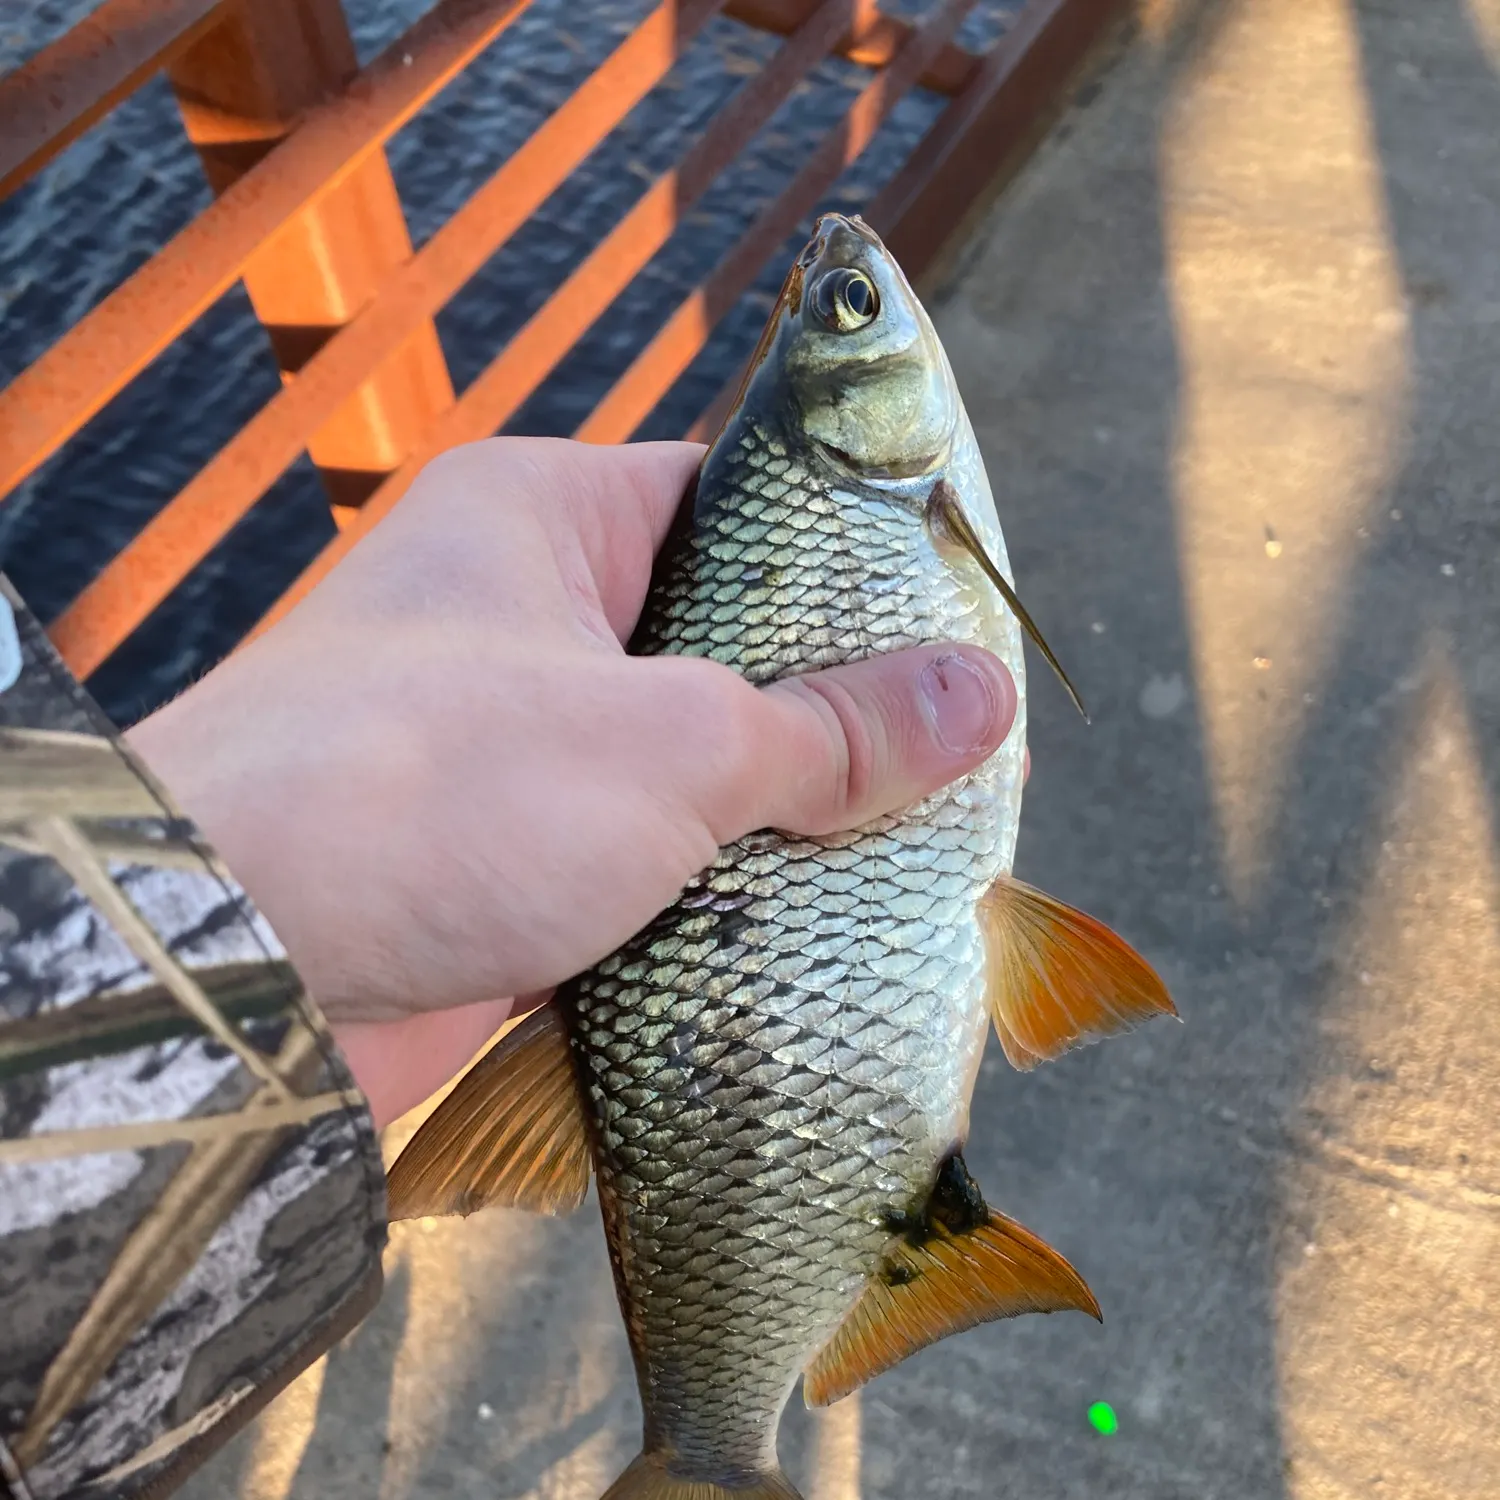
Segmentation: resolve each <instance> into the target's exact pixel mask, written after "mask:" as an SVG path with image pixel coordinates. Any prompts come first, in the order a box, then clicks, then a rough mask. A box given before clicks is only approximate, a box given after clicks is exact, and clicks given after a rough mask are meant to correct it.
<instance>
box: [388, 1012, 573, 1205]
mask: <svg viewBox="0 0 1500 1500" xmlns="http://www.w3.org/2000/svg"><path fill="white" fill-rule="evenodd" d="M589 1164H590V1148H589V1134H588V1125H587V1122H586V1120H585V1117H584V1109H583V1098H582V1095H581V1094H580V1092H579V1089H578V1077H577V1074H576V1073H575V1072H574V1069H573V1058H572V1051H571V1048H570V1047H569V1044H568V1033H567V1028H566V1026H565V1025H564V1024H563V1019H562V1017H561V1016H560V1015H559V1014H558V1011H557V1007H556V1006H555V1005H543V1006H542V1007H541V1008H540V1009H538V1010H534V1011H532V1013H531V1014H530V1015H529V1016H527V1017H526V1019H525V1020H524V1021H522V1022H521V1023H520V1025H518V1026H516V1027H514V1028H513V1029H512V1030H510V1031H507V1032H506V1033H505V1035H504V1036H502V1037H501V1038H500V1040H499V1041H498V1042H496V1043H495V1045H494V1046H493V1047H491V1048H490V1050H489V1051H488V1052H487V1053H485V1055H484V1056H483V1057H482V1058H481V1059H480V1060H479V1061H478V1062H477V1063H475V1065H474V1066H473V1067H472V1068H470V1069H469V1071H468V1072H467V1073H465V1074H464V1076H463V1077H462V1078H461V1079H460V1080H459V1081H458V1084H457V1086H456V1087H455V1088H454V1090H453V1092H452V1093H451V1094H449V1095H448V1097H447V1098H446V1099H444V1100H443V1102H442V1103H441V1104H440V1105H438V1107H437V1108H436V1109H435V1110H434V1111H433V1112H432V1114H431V1116H429V1118H428V1119H427V1120H426V1121H425V1122H424V1123H423V1124H422V1127H421V1128H420V1129H419V1130H418V1131H417V1133H416V1134H415V1135H414V1136H413V1137H412V1138H411V1140H410V1141H409V1142H408V1144H407V1147H406V1149H405V1150H404V1151H403V1152H402V1153H401V1155H400V1156H399V1157H398V1158H397V1159H396V1164H395V1166H394V1167H392V1168H391V1172H390V1180H389V1184H388V1189H387V1192H388V1197H389V1200H390V1217H391V1219H392V1220H393V1221H394V1220H396V1219H420V1218H426V1217H428V1216H429V1215H437V1214H471V1213H473V1212H474V1211H475V1210H476V1209H480V1208H501V1207H504V1208H525V1209H530V1210H531V1211H532V1212H534V1213H542V1214H566V1213H571V1212H572V1211H573V1210H574V1209H575V1208H577V1207H578V1205H579V1204H580V1203H582V1202H583V1200H584V1196H585V1194H587V1192H588V1187H589Z"/></svg>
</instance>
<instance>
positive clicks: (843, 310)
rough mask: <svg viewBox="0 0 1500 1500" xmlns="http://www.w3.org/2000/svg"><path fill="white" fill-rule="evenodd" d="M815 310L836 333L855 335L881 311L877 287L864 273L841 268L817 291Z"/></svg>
mask: <svg viewBox="0 0 1500 1500" xmlns="http://www.w3.org/2000/svg"><path fill="white" fill-rule="evenodd" d="M812 306H813V311H814V312H815V313H817V315H818V317H819V318H821V319H822V320H823V323H824V325H825V326H826V327H828V328H831V329H832V330H833V331H834V332H835V333H853V332H854V331H855V329H857V328H863V327H864V326H865V325H866V324H867V323H869V322H871V321H872V320H873V319H874V317H875V314H876V313H878V312H879V311H880V298H879V297H878V296H877V295H876V293H875V284H874V283H873V282H872V281H871V280H870V278H869V277H868V276H866V275H865V273H864V272H863V271H855V270H852V269H851V268H849V267H847V266H841V267H840V268H839V269H838V270H836V271H830V272H829V273H828V274H827V275H826V276H824V277H822V278H821V279H820V280H819V282H818V284H817V286H815V287H814V288H813V295H812Z"/></svg>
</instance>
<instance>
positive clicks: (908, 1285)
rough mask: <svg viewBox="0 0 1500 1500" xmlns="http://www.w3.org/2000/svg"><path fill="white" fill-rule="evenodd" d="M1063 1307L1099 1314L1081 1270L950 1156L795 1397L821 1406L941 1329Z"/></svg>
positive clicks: (954, 1329)
mask: <svg viewBox="0 0 1500 1500" xmlns="http://www.w3.org/2000/svg"><path fill="white" fill-rule="evenodd" d="M1070 1309H1071V1310H1076V1311H1078V1312H1086V1313H1088V1314H1089V1316H1090V1317H1093V1318H1099V1319H1100V1321H1101V1322H1102V1321H1103V1319H1102V1315H1101V1314H1100V1311H1099V1304H1098V1302H1097V1301H1096V1300H1095V1298H1094V1294H1093V1293H1092V1292H1091V1291H1090V1290H1089V1289H1088V1284H1087V1283H1086V1282H1085V1281H1084V1279H1083V1277H1082V1276H1080V1275H1079V1274H1078V1272H1077V1271H1075V1270H1074V1269H1073V1267H1072V1266H1070V1265H1069V1264H1068V1262H1067V1261H1066V1260H1064V1259H1063V1257H1062V1256H1061V1255H1059V1254H1058V1253H1057V1251H1056V1250H1054V1249H1053V1248H1052V1247H1051V1246H1050V1245H1048V1244H1047V1243H1046V1242H1045V1241H1044V1240H1041V1239H1038V1238H1037V1236H1036V1235H1034V1234H1033V1233H1032V1232H1031V1231H1030V1230H1029V1229H1025V1228H1023V1227H1022V1226H1021V1225H1020V1224H1017V1223H1016V1221H1015V1220H1014V1219H1008V1218H1006V1217H1005V1215H1004V1214H1001V1213H996V1212H995V1211H994V1210H993V1209H991V1208H988V1207H987V1206H986V1205H985V1203H984V1201H983V1199H981V1198H980V1197H979V1194H978V1190H977V1189H976V1188H974V1186H973V1183H972V1181H971V1180H970V1179H969V1176H968V1173H967V1171H966V1170H965V1169H964V1166H963V1161H962V1159H961V1158H959V1157H953V1158H951V1159H950V1160H949V1161H948V1162H947V1163H945V1164H944V1168H943V1172H942V1173H941V1174H940V1175H939V1178H938V1185H937V1187H936V1188H935V1189H934V1191H933V1199H932V1202H931V1204H930V1205H929V1210H928V1213H927V1215H926V1216H925V1218H924V1220H923V1222H922V1224H921V1225H920V1227H918V1228H916V1229H914V1230H911V1231H908V1232H907V1233H906V1234H905V1235H904V1237H903V1238H902V1239H899V1240H897V1241H896V1242H895V1243H894V1244H893V1245H892V1246H891V1248H890V1249H889V1250H888V1251H887V1252H886V1255H885V1259H884V1261H883V1262H882V1264H881V1267H880V1270H879V1271H878V1272H877V1273H876V1274H875V1275H874V1276H872V1277H871V1278H870V1281H869V1283H868V1284H867V1285H866V1287H865V1289H864V1291H863V1292H862V1293H861V1294H860V1298H859V1301H858V1302H856V1303H855V1304H854V1306H853V1308H851V1309H850V1311H849V1314H848V1316H847V1317H846V1318H845V1319H844V1321H843V1322H842V1323H841V1324H840V1325H839V1327H838V1330H837V1332H835V1334H834V1335H833V1337H832V1338H831V1339H830V1340H829V1341H828V1343H827V1344H825V1345H824V1347H823V1348H822V1349H821V1350H820V1351H819V1352H818V1353H817V1355H815V1356H814V1358H813V1361H812V1363H811V1364H810V1365H809V1366H808V1367H807V1371H806V1373H805V1374H804V1375H803V1377H802V1393H803V1399H804V1400H805V1401H806V1402H807V1404H808V1405H809V1406H827V1405H829V1404H830V1403H831V1402H834V1401H838V1400H840V1399H842V1398H843V1397H844V1396H847V1395H848V1394H849V1393H850V1392H851V1391H854V1390H857V1389H858V1388H859V1387H860V1386H862V1385H863V1384H864V1383H865V1382H866V1381H867V1380H871V1379H873V1378H874V1377H875V1376H876V1375H881V1374H884V1372H885V1371H887V1370H890V1369H893V1368H894V1367H895V1366H896V1365H898V1364H900V1363H901V1361H902V1360H903V1359H905V1358H906V1357H907V1355H909V1354H915V1353H916V1352H917V1350H918V1349H925V1348H926V1347H927V1346H928V1345H929V1344H935V1343H937V1341H938V1340H939V1339H943V1338H947V1336H948V1335H949V1334H950V1333H961V1332H962V1331H963V1330H964V1329H966V1328H973V1327H975V1326H976V1325H978V1324H980V1323H992V1322H994V1321H995V1320H996V1319H998V1318H1015V1317H1019V1316H1020V1315H1021V1314H1022V1313H1031V1312H1038V1313H1048V1312H1065V1311H1068V1310H1070Z"/></svg>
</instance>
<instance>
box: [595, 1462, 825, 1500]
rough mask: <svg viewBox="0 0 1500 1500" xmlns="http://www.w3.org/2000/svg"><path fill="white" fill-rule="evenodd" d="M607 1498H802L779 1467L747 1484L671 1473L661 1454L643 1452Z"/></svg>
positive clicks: (638, 1499)
mask: <svg viewBox="0 0 1500 1500" xmlns="http://www.w3.org/2000/svg"><path fill="white" fill-rule="evenodd" d="M604 1500H802V1496H801V1495H800V1494H799V1493H798V1492H797V1490H796V1488H795V1487H794V1486H793V1484H792V1482H791V1480H789V1479H788V1478H787V1477H786V1475H785V1474H783V1473H782V1472H781V1470H780V1469H767V1470H766V1471H765V1472H764V1473H762V1474H758V1475H757V1476H756V1477H755V1478H754V1479H752V1480H751V1481H750V1482H749V1483H748V1484H742V1485H739V1486H729V1485H723V1484H718V1483H716V1482H715V1481H714V1480H711V1479H695V1478H691V1477H688V1476H685V1475H679V1474H672V1473H669V1472H668V1470H667V1466H666V1463H665V1461H664V1460H663V1458H662V1456H661V1455H660V1454H659V1453H649V1452H648V1453H642V1454H641V1455H640V1456H639V1457H638V1458H637V1459H636V1461H635V1462H634V1463H633V1464H631V1466H630V1467H629V1468H628V1469H626V1471H625V1472H624V1473H623V1474H621V1475H620V1477H619V1478H618V1479H617V1480H615V1482H614V1483H613V1484H612V1485H610V1487H609V1488H608V1489H607V1490H606V1491H605V1492H604Z"/></svg>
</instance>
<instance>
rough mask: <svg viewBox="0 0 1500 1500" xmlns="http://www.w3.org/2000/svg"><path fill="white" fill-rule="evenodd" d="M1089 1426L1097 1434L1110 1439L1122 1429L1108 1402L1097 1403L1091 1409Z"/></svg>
mask: <svg viewBox="0 0 1500 1500" xmlns="http://www.w3.org/2000/svg"><path fill="white" fill-rule="evenodd" d="M1089 1424H1090V1426H1092V1427H1093V1429H1094V1431H1095V1432H1099V1433H1103V1435H1104V1436H1105V1437H1109V1436H1111V1435H1112V1434H1114V1433H1116V1432H1118V1431H1119V1429H1120V1419H1119V1418H1118V1417H1117V1416H1116V1415H1115V1409H1114V1407H1112V1406H1111V1405H1110V1404H1109V1402H1108V1401H1096V1402H1094V1404H1093V1405H1092V1406H1091V1407H1089Z"/></svg>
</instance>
